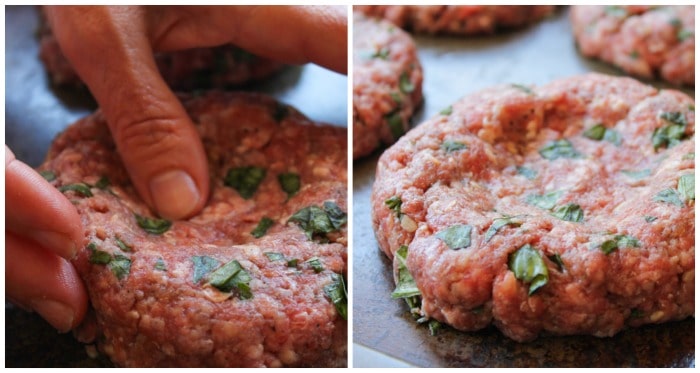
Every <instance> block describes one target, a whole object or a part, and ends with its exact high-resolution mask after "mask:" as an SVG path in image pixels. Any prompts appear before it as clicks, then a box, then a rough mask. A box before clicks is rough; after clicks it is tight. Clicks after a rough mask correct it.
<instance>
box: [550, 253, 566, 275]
mask: <svg viewBox="0 0 700 373" xmlns="http://www.w3.org/2000/svg"><path fill="white" fill-rule="evenodd" d="M547 258H548V259H549V260H551V261H552V262H554V264H556V265H557V269H558V270H559V272H564V261H563V260H562V259H561V255H559V253H557V254H552V255H547Z"/></svg>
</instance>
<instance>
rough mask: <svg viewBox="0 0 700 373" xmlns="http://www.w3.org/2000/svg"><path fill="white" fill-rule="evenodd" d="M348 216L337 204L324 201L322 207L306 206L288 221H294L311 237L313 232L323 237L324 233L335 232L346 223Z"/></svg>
mask: <svg viewBox="0 0 700 373" xmlns="http://www.w3.org/2000/svg"><path fill="white" fill-rule="evenodd" d="M347 220H348V216H347V214H346V213H345V212H343V211H342V210H341V209H340V207H338V205H336V204H335V203H333V202H329V201H326V202H324V203H323V209H321V208H320V207H318V206H308V207H304V208H303V209H301V210H299V211H297V212H296V213H294V215H292V216H291V217H290V218H289V220H288V222H294V223H297V224H298V225H299V227H301V229H302V230H303V231H304V233H306V237H308V238H309V239H312V238H313V236H314V235H315V234H318V235H320V236H321V237H325V234H326V233H330V232H335V231H338V230H340V228H341V227H342V226H343V225H344V224H345V223H347Z"/></svg>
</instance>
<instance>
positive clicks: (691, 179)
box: [678, 173, 695, 201]
mask: <svg viewBox="0 0 700 373" xmlns="http://www.w3.org/2000/svg"><path fill="white" fill-rule="evenodd" d="M678 193H680V195H681V197H683V200H685V201H689V200H693V201H694V200H695V174H694V173H693V174H686V175H683V176H681V177H680V179H678Z"/></svg>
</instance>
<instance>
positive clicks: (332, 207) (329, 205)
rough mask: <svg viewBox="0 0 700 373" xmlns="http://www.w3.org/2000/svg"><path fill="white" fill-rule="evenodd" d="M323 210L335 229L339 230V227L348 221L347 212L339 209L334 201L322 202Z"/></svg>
mask: <svg viewBox="0 0 700 373" xmlns="http://www.w3.org/2000/svg"><path fill="white" fill-rule="evenodd" d="M323 210H324V211H325V212H326V214H327V215H328V219H329V220H330V221H331V224H332V225H333V228H335V230H340V228H341V227H342V226H343V225H345V223H347V222H348V214H346V213H345V212H344V211H343V210H341V209H340V207H339V206H338V205H336V204H335V202H332V201H325V202H323Z"/></svg>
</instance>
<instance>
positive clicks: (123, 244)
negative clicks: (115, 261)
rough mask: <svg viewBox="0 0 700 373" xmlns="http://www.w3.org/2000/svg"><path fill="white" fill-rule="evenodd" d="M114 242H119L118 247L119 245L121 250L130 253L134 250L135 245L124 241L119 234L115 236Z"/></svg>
mask: <svg viewBox="0 0 700 373" xmlns="http://www.w3.org/2000/svg"><path fill="white" fill-rule="evenodd" d="M114 242H115V243H116V244H117V247H119V249H120V250H121V251H124V252H126V253H129V252H131V251H132V250H133V247H132V246H131V245H130V244H127V243H126V242H124V241H122V240H121V239H120V238H119V237H117V236H115V237H114Z"/></svg>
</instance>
